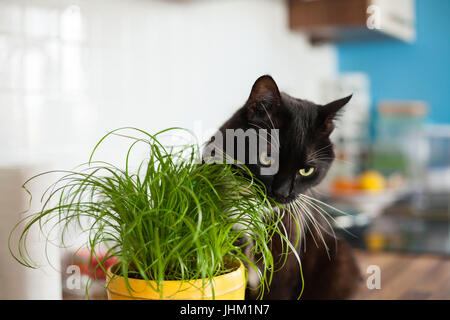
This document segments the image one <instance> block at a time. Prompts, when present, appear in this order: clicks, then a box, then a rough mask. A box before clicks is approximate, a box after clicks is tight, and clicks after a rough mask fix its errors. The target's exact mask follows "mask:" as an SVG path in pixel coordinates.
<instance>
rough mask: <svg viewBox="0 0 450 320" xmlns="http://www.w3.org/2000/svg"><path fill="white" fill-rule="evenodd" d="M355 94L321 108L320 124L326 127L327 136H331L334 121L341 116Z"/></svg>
mask: <svg viewBox="0 0 450 320" xmlns="http://www.w3.org/2000/svg"><path fill="white" fill-rule="evenodd" d="M352 96H353V94H351V95H349V96H348V97H345V98H342V99H338V100H335V101H332V102H330V103H327V104H326V105H324V106H322V107H320V111H319V122H320V124H321V125H323V127H324V131H325V134H330V133H331V132H332V131H333V129H334V124H333V120H335V119H336V117H337V116H339V113H340V111H341V110H342V107H344V106H345V105H346V104H347V103H348V102H349V101H350V99H351V98H352Z"/></svg>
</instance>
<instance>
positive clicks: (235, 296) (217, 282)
mask: <svg viewBox="0 0 450 320" xmlns="http://www.w3.org/2000/svg"><path fill="white" fill-rule="evenodd" d="M106 276H107V294H108V299H109V300H159V299H161V296H160V292H159V291H156V282H154V281H149V282H147V281H145V280H141V279H131V278H129V279H128V282H129V288H127V285H126V283H125V278H123V277H121V276H117V275H115V274H113V273H112V272H111V267H110V268H109V269H108V272H107V275H106ZM212 283H213V284H212V285H213V287H214V299H216V300H244V297H245V286H246V276H245V267H244V265H243V264H242V262H241V261H236V269H235V270H234V271H232V272H229V273H226V274H223V275H220V276H217V277H214V278H213V279H212ZM162 288H163V290H162V291H163V297H162V299H164V300H212V299H213V291H212V287H211V284H210V283H209V281H208V280H206V282H203V281H202V279H196V280H192V281H189V282H186V281H183V282H182V281H176V280H168V281H164V282H163V284H162ZM129 289H130V290H129Z"/></svg>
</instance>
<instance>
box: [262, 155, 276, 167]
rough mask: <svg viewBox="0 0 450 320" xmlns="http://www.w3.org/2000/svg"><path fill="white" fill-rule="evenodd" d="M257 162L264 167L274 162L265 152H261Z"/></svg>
mask: <svg viewBox="0 0 450 320" xmlns="http://www.w3.org/2000/svg"><path fill="white" fill-rule="evenodd" d="M259 161H260V162H261V164H262V165H264V166H270V165H272V164H273V163H274V162H275V160H274V159H273V158H271V157H269V156H268V155H267V152H261V154H260V155H259Z"/></svg>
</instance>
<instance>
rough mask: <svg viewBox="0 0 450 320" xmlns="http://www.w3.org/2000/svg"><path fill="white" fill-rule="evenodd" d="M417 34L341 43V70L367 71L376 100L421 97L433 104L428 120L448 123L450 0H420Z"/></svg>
mask: <svg viewBox="0 0 450 320" xmlns="http://www.w3.org/2000/svg"><path fill="white" fill-rule="evenodd" d="M416 19H417V20H416V21H417V25H416V28H417V40H416V42H414V43H412V44H408V43H403V42H401V41H398V40H382V41H367V42H358V43H346V44H339V45H338V46H337V47H338V56H339V71H340V72H347V71H363V72H366V73H367V74H368V75H369V77H370V81H371V95H372V102H373V105H375V104H376V103H377V102H378V101H379V100H383V99H418V100H424V101H426V102H428V104H429V105H430V106H431V112H430V115H429V120H430V121H431V122H434V123H450V0H416Z"/></svg>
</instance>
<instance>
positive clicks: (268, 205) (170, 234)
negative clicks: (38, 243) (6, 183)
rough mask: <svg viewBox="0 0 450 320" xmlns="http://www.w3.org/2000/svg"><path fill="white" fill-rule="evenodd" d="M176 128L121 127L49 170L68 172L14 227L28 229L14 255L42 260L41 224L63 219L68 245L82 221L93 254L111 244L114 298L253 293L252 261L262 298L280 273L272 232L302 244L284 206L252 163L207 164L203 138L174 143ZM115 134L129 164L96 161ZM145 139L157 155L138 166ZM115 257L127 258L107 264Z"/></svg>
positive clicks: (29, 262) (100, 264)
mask: <svg viewBox="0 0 450 320" xmlns="http://www.w3.org/2000/svg"><path fill="white" fill-rule="evenodd" d="M125 130H134V131H135V132H137V133H138V134H139V135H143V136H144V138H138V137H133V136H130V135H125V134H124V131H125ZM172 130H175V129H168V130H164V131H161V132H159V133H157V134H155V135H151V134H149V133H147V132H144V131H142V130H139V129H135V128H121V129H117V130H114V131H112V132H110V133H108V134H107V135H105V136H104V137H103V138H102V139H101V140H100V141H99V142H98V144H97V145H96V146H95V148H94V150H93V151H92V154H91V156H90V159H89V161H88V163H86V164H84V165H83V166H81V167H78V169H77V170H75V171H50V172H45V173H42V174H51V173H55V172H59V173H62V174H63V175H62V177H60V178H59V179H58V180H57V181H56V182H55V183H54V184H53V185H52V186H51V188H49V189H47V192H46V193H45V194H44V196H43V199H44V201H43V205H42V209H41V210H40V211H39V212H36V213H33V214H31V215H29V216H27V217H26V218H25V219H23V220H22V221H21V222H20V223H19V224H18V225H17V226H16V228H14V230H13V231H12V233H13V232H17V231H18V230H19V232H20V237H19V242H18V244H17V253H15V252H14V250H13V244H12V243H11V242H10V244H9V245H10V251H11V253H12V255H13V256H14V258H15V259H16V260H17V261H18V262H20V263H21V264H23V265H25V266H28V267H34V265H33V262H32V259H31V257H29V255H28V254H27V251H26V247H27V235H28V233H29V230H30V228H31V227H32V226H33V225H39V226H40V227H41V230H43V229H42V227H43V226H44V225H48V224H51V225H52V226H57V227H58V228H54V227H51V228H50V230H59V231H58V232H59V233H60V236H61V243H64V236H65V234H66V233H67V232H68V230H71V229H73V228H72V226H73V225H75V226H77V228H78V230H81V231H82V232H87V234H88V241H87V246H88V247H89V248H90V249H91V251H92V252H94V253H95V248H97V247H98V246H99V245H103V246H104V247H106V248H107V250H108V252H107V254H105V255H104V256H105V258H104V259H103V260H101V261H99V262H98V263H97V264H96V266H95V268H102V270H103V271H104V272H106V274H107V293H108V298H109V299H244V293H245V283H246V270H245V267H247V268H253V269H254V270H255V271H256V272H257V274H258V275H259V278H260V286H261V288H260V289H262V290H260V292H261V295H260V297H262V295H263V292H264V288H265V287H267V285H268V284H269V283H270V281H271V277H272V274H273V272H274V268H273V267H274V257H273V256H272V254H271V251H270V240H271V238H272V237H273V236H274V235H275V234H278V235H279V238H281V239H282V240H281V241H283V246H284V247H285V248H286V253H287V251H288V248H292V244H290V242H289V241H288V240H287V238H286V236H285V234H284V232H283V230H282V229H281V227H280V225H281V224H279V222H280V220H281V218H282V216H281V214H280V212H282V211H281V210H274V209H273V208H274V206H276V204H274V203H273V202H271V201H270V200H269V199H268V198H267V196H266V194H265V191H264V190H263V189H262V188H261V187H260V185H259V184H258V183H256V181H255V179H254V178H253V177H252V175H251V173H250V171H248V170H247V169H246V168H245V166H238V167H237V166H236V165H231V164H201V163H200V162H201V161H200V158H199V153H200V152H199V149H200V148H199V147H198V145H195V144H194V145H183V146H176V147H174V146H172V147H167V146H164V145H163V144H162V143H161V142H160V140H159V139H160V136H161V135H162V134H163V133H167V132H170V131H172ZM111 135H120V136H121V137H124V138H126V139H130V141H131V144H130V145H129V148H128V150H127V152H126V154H125V165H124V168H119V167H118V166H115V165H113V164H111V163H108V162H104V161H94V160H93V157H94V154H95V152H96V150H97V149H98V148H99V146H100V145H101V144H102V143H103V142H104V141H105V139H106V138H108V137H110V136H111ZM138 144H144V145H145V148H146V154H147V157H146V158H145V159H144V160H142V161H140V163H139V166H137V167H136V170H132V169H131V167H132V165H131V164H130V159H131V154H132V152H133V151H134V148H135V146H136V145H138ZM42 174H40V175H42ZM40 175H38V176H35V177H33V178H31V179H30V180H32V179H36V178H37V177H39V176H40ZM30 180H28V181H27V182H26V183H25V184H24V188H25V189H26V185H27V183H28V182H29V181H30ZM53 202H54V204H53V205H51V204H52V203H53ZM23 225H24V227H23V229H18V227H19V226H23ZM237 225H238V226H239V227H236V226H237ZM46 230H48V229H46ZM12 233H11V234H12ZM10 239H11V237H10ZM250 243H251V247H248V246H249V244H250ZM14 247H16V244H14ZM246 248H247V250H248V248H250V250H248V251H249V252H250V254H248V253H247V254H246V252H245V250H246ZM292 251H295V250H292ZM107 259H115V260H116V261H117V262H116V263H115V264H114V265H112V266H111V267H110V268H109V269H108V270H105V269H106V268H105V266H106V260H107ZM244 265H245V267H244Z"/></svg>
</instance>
